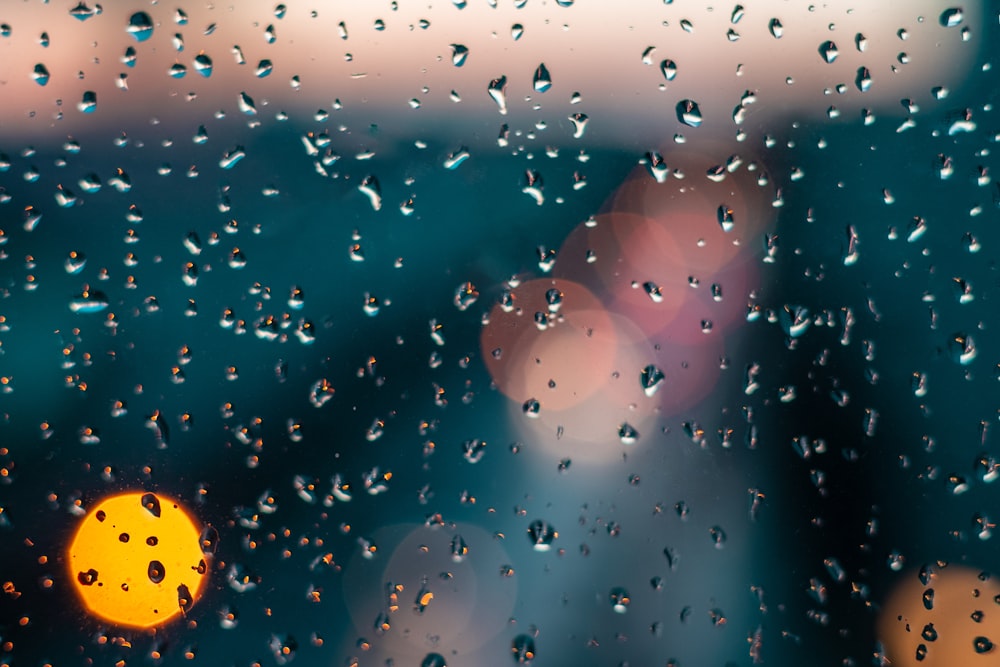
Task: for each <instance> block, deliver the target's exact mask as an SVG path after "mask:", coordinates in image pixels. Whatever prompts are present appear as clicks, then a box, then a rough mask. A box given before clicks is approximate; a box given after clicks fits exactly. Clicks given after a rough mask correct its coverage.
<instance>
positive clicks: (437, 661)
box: [420, 653, 448, 667]
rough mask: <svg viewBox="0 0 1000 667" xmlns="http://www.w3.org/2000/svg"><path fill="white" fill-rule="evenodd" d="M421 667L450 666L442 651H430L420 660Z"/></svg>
mask: <svg viewBox="0 0 1000 667" xmlns="http://www.w3.org/2000/svg"><path fill="white" fill-rule="evenodd" d="M420 667H448V663H446V662H445V660H444V656H442V655H441V654H440V653H428V654H427V655H426V656H424V659H423V660H421V661H420Z"/></svg>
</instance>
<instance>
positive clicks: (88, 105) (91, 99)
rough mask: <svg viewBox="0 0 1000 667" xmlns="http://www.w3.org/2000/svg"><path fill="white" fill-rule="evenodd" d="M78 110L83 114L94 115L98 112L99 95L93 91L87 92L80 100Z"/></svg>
mask: <svg viewBox="0 0 1000 667" xmlns="http://www.w3.org/2000/svg"><path fill="white" fill-rule="evenodd" d="M76 108H77V109H79V110H80V112H81V113H94V111H96V110H97V93H95V92H94V91H92V90H88V91H86V92H85V93H84V94H83V96H82V97H81V98H80V102H79V103H78V104H77V105H76Z"/></svg>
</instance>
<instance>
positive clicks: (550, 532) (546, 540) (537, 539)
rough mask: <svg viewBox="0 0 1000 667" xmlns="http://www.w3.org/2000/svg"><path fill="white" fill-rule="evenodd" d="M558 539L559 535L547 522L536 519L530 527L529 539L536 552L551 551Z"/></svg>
mask: <svg viewBox="0 0 1000 667" xmlns="http://www.w3.org/2000/svg"><path fill="white" fill-rule="evenodd" d="M557 537H559V533H557V532H556V529H555V528H553V527H552V524H550V523H548V522H547V521H542V520H541V519H536V520H534V521H532V522H531V525H530V526H528V539H530V540H531V544H532V546H533V547H534V549H535V551H549V550H550V549H551V548H552V542H553V541H555V539H556V538H557Z"/></svg>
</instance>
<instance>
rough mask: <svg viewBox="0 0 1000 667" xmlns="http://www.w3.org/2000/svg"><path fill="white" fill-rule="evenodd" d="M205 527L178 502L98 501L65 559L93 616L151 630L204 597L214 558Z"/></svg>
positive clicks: (141, 494) (151, 498) (132, 497)
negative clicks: (206, 543)
mask: <svg viewBox="0 0 1000 667" xmlns="http://www.w3.org/2000/svg"><path fill="white" fill-rule="evenodd" d="M201 532H202V531H201V527H200V526H199V525H198V524H197V523H196V522H195V521H194V520H193V519H192V518H191V516H190V515H189V514H188V512H187V511H186V510H185V508H184V507H183V506H182V505H181V504H180V503H179V502H177V501H176V500H174V499H172V498H168V497H166V496H162V495H159V494H155V493H149V492H145V491H135V492H129V493H123V494H121V495H116V496H111V497H108V498H105V499H103V500H101V501H100V502H99V503H97V504H96V505H95V506H94V507H93V508H92V509H91V510H90V511H89V512H88V513H87V515H86V516H85V517H84V518H83V520H82V521H81V522H80V526H79V528H78V529H77V531H76V534H75V535H74V536H73V540H72V542H71V543H70V545H69V550H68V552H67V558H66V562H67V564H68V567H69V576H70V581H72V583H73V588H74V589H75V590H76V592H77V594H78V596H79V598H80V600H81V602H82V603H83V605H84V607H85V608H86V609H87V611H88V612H90V613H91V614H93V615H94V616H97V617H99V618H101V619H103V620H105V621H108V622H110V623H114V624H116V625H122V626H128V627H134V628H151V627H154V626H157V625H162V624H163V623H166V622H167V621H169V620H171V619H173V618H175V617H177V616H179V615H182V614H185V613H186V612H187V611H188V610H189V609H190V608H191V606H192V605H193V604H194V603H195V601H196V600H197V599H198V597H199V596H200V595H201V591H202V589H203V588H204V585H205V582H206V580H207V578H208V561H209V556H208V555H206V553H205V552H204V551H203V550H202V540H201Z"/></svg>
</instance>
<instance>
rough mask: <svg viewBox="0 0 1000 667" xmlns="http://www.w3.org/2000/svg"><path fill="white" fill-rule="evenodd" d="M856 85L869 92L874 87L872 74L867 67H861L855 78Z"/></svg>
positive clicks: (859, 88) (863, 91)
mask: <svg viewBox="0 0 1000 667" xmlns="http://www.w3.org/2000/svg"><path fill="white" fill-rule="evenodd" d="M854 85H855V86H857V87H858V90H860V91H861V92H862V93H866V92H868V91H869V90H870V89H871V87H872V75H871V72H869V71H868V68H867V67H859V68H858V74H857V76H856V77H855V78H854Z"/></svg>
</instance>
